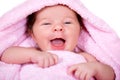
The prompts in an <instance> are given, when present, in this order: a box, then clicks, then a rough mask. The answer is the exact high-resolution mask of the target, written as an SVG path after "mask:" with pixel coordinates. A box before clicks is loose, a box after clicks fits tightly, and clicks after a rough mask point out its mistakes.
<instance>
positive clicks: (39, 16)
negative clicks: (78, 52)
mask: <svg viewBox="0 0 120 80" xmlns="http://www.w3.org/2000/svg"><path fill="white" fill-rule="evenodd" d="M81 27H84V24H83V22H82V18H81V16H80V15H78V14H77V13H76V12H74V11H73V10H72V9H70V8H69V7H67V6H65V5H64V6H63V5H54V6H47V7H45V8H43V9H41V10H40V11H38V12H35V13H33V14H31V15H29V16H28V18H27V31H28V33H30V35H31V36H32V38H33V39H34V40H35V42H36V43H37V45H38V46H39V48H40V49H41V50H43V51H47V50H68V51H73V50H74V49H75V47H76V45H77V43H78V38H79V35H80V31H81Z"/></svg>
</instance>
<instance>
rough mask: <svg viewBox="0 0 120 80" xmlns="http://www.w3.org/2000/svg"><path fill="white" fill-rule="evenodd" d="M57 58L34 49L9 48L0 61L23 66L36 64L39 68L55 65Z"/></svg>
mask: <svg viewBox="0 0 120 80" xmlns="http://www.w3.org/2000/svg"><path fill="white" fill-rule="evenodd" d="M57 59H58V58H57V56H56V55H54V54H51V53H48V52H41V51H40V50H37V49H35V48H24V47H10V48H8V49H6V50H5V51H4V53H3V55H2V57H1V60H2V61H3V62H6V63H12V64H24V63H29V62H33V63H37V64H38V65H39V66H40V67H48V66H51V65H54V64H56V63H57Z"/></svg>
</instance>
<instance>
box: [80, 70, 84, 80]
mask: <svg viewBox="0 0 120 80" xmlns="http://www.w3.org/2000/svg"><path fill="white" fill-rule="evenodd" d="M79 78H80V80H86V79H85V78H86V73H85V72H82V73H81V74H80V77H79Z"/></svg>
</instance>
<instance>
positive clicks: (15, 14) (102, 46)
mask: <svg viewBox="0 0 120 80" xmlns="http://www.w3.org/2000/svg"><path fill="white" fill-rule="evenodd" d="M55 4H65V5H67V6H68V7H70V8H71V9H73V10H74V11H76V12H77V13H78V14H80V15H81V16H82V18H83V19H84V24H85V27H86V29H87V31H86V30H82V33H81V36H80V38H79V42H78V47H79V48H80V49H82V50H84V51H86V52H88V53H90V54H92V55H93V56H95V57H96V58H97V59H98V60H99V61H101V62H103V63H105V64H108V65H110V66H112V67H113V69H114V71H115V74H116V80H120V39H119V37H118V36H117V35H116V33H115V32H114V31H113V30H112V29H111V28H110V27H109V25H107V24H106V23H105V22H104V21H103V20H101V19H99V18H98V17H96V16H95V15H93V14H92V13H91V12H90V11H89V10H87V9H86V8H85V7H84V5H83V4H82V3H81V1H80V0H26V1H25V2H24V3H22V4H21V5H19V6H17V7H15V8H14V9H13V10H11V11H9V12H7V13H6V14H4V15H3V16H2V17H1V18H0V41H1V44H0V56H1V55H2V52H3V51H4V50H5V49H6V48H8V47H9V46H13V45H18V46H24V47H31V46H32V47H33V46H34V42H33V41H32V40H31V38H29V37H26V36H25V23H26V17H27V16H28V15H29V14H31V13H33V12H35V11H38V10H40V9H41V8H43V7H45V6H50V5H55ZM27 65H28V66H31V65H29V64H27ZM4 66H5V67H4ZM12 66H13V67H12ZM25 66H26V65H25ZM33 66H34V65H33ZM30 68H31V67H30ZM32 68H33V67H32ZM23 69H26V68H24V66H20V65H12V64H5V63H4V62H0V80H19V79H20V77H21V76H22V74H21V72H22V70H23ZM10 71H11V72H10ZM26 72H27V71H26ZM12 73H13V74H12ZM8 76H9V77H8ZM26 76H27V75H26ZM18 78H19V79H18ZM27 80H28V79H27ZM65 80H67V79H65ZM69 80H70V79H69Z"/></svg>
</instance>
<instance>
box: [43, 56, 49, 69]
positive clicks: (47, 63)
mask: <svg viewBox="0 0 120 80" xmlns="http://www.w3.org/2000/svg"><path fill="white" fill-rule="evenodd" d="M49 66H50V62H49V58H44V61H43V67H44V68H46V67H49Z"/></svg>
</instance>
